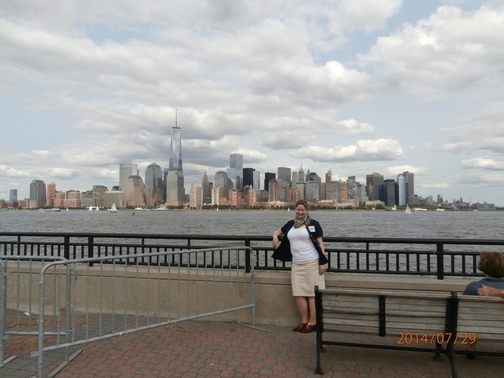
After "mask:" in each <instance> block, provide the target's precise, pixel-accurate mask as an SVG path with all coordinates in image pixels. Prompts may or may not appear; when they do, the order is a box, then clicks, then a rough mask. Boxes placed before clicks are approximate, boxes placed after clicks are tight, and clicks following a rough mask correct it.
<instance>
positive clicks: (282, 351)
mask: <svg viewBox="0 0 504 378" xmlns="http://www.w3.org/2000/svg"><path fill="white" fill-rule="evenodd" d="M263 328H264V329H266V330H267V331H269V332H264V331H260V330H256V329H253V328H249V327H244V326H242V325H238V324H229V323H214V322H208V323H202V322H183V323H176V324H171V325H167V326H164V327H160V328H155V329H150V330H145V331H139V332H136V333H132V334H128V335H123V336H118V337H114V338H111V339H106V340H102V341H98V342H94V343H90V344H87V345H84V346H82V347H81V348H82V352H81V353H80V354H79V355H78V356H77V357H76V358H75V359H74V360H73V361H71V362H70V363H69V364H68V365H67V366H66V367H65V368H63V370H62V371H60V372H59V373H58V374H57V375H56V378H68V377H72V378H91V377H121V378H130V377H131V378H139V377H142V378H154V377H156V378H157V377H183V378H190V377H237V378H239V377H289V378H292V377H316V376H317V375H315V374H314V369H315V334H313V333H312V334H300V333H295V332H292V331H291V330H290V328H287V327H276V326H264V327H263ZM348 339H349V341H350V339H352V340H351V341H355V339H358V338H352V337H350V336H348ZM392 341H393V340H392ZM8 343H9V341H7V346H8ZM326 349H327V352H326V353H324V354H323V355H322V367H323V369H324V371H325V375H324V376H326V377H349V378H354V377H355V378H360V377H366V378H367V377H369V378H385V377H432V378H438V377H439V378H445V377H450V376H451V371H450V363H449V362H448V360H447V358H446V357H443V361H442V362H436V361H433V360H432V358H431V357H432V356H431V355H430V354H429V353H414V352H397V351H386V350H377V349H363V348H348V347H336V346H327V347H326ZM6 352H7V353H6V358H7V357H8V352H9V350H7V351H6ZM16 352H17V353H19V354H20V355H19V357H18V358H16V359H15V360H13V361H11V362H9V363H8V364H7V365H5V366H4V367H1V368H0V377H9V378H11V377H19V378H21V377H31V376H33V375H34V372H36V369H34V366H35V367H36V359H35V358H31V357H29V356H27V355H24V356H23V355H22V353H23V352H22V351H20V350H17V351H16ZM26 352H27V351H25V353H26ZM11 353H12V350H11ZM55 353H59V354H60V357H61V352H59V351H58V352H51V354H55ZM456 359H457V368H458V372H459V377H460V378H472V377H474V378H476V377H478V378H481V377H489V378H492V377H502V376H503V373H502V368H503V366H504V360H503V359H502V357H486V356H485V357H482V356H478V357H477V358H476V359H475V360H469V359H467V358H466V357H465V356H463V355H457V356H456ZM54 360H55V357H54V356H52V357H51V362H52V363H53V365H52V366H50V367H48V368H46V369H45V371H44V374H45V375H47V374H49V373H50V372H51V371H52V370H53V369H54V368H55V367H56V366H57V364H56V363H54Z"/></svg>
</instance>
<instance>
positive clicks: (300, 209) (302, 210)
mask: <svg viewBox="0 0 504 378" xmlns="http://www.w3.org/2000/svg"><path fill="white" fill-rule="evenodd" d="M306 214H308V209H307V208H306V207H304V206H303V205H297V207H296V219H303V218H304V217H305V216H306Z"/></svg>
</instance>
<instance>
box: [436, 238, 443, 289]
mask: <svg viewBox="0 0 504 378" xmlns="http://www.w3.org/2000/svg"><path fill="white" fill-rule="evenodd" d="M443 246H444V244H443V243H441V242H438V243H436V254H437V279H438V280H443V279H444V249H443Z"/></svg>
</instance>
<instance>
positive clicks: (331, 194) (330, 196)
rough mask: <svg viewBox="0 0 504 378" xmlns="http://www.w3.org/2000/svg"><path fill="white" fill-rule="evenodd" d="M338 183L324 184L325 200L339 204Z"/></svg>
mask: <svg viewBox="0 0 504 378" xmlns="http://www.w3.org/2000/svg"><path fill="white" fill-rule="evenodd" d="M339 185H340V183H339V181H330V182H327V183H326V196H325V197H326V198H325V199H326V200H328V201H334V202H339V198H340V197H339V194H340V193H339V190H340V189H339Z"/></svg>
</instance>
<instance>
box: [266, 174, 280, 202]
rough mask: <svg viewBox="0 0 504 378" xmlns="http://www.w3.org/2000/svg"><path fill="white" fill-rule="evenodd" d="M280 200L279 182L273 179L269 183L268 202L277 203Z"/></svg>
mask: <svg viewBox="0 0 504 378" xmlns="http://www.w3.org/2000/svg"><path fill="white" fill-rule="evenodd" d="M278 200H279V188H278V181H277V179H275V178H272V179H271V180H270V181H269V182H268V202H277V201H278Z"/></svg>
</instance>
